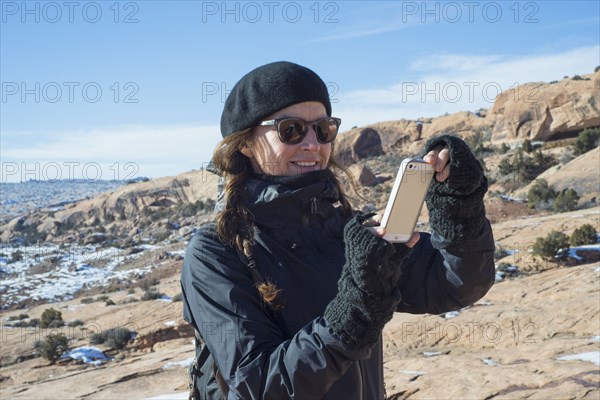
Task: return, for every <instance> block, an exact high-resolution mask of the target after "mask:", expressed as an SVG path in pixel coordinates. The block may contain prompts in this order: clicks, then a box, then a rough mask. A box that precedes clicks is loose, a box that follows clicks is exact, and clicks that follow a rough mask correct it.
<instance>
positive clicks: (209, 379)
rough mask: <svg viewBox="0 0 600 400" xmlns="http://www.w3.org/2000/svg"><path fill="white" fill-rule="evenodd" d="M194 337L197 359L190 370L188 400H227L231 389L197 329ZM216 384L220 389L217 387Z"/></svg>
mask: <svg viewBox="0 0 600 400" xmlns="http://www.w3.org/2000/svg"><path fill="white" fill-rule="evenodd" d="M194 336H195V339H196V340H195V345H196V357H195V358H194V361H193V362H192V365H190V367H189V368H188V377H189V382H188V390H189V396H188V400H226V399H227V395H228V393H229V387H228V386H227V383H225V380H224V379H223V375H221V373H220V372H219V369H218V368H217V365H216V364H215V361H214V359H213V358H212V355H211V354H210V351H209V350H208V348H207V347H206V345H205V344H204V339H203V338H202V336H201V335H200V332H198V331H197V330H196V329H194ZM215 382H216V384H217V386H218V388H217V387H215V385H214V384H215ZM217 389H218V391H217ZM200 390H202V392H201V391H200Z"/></svg>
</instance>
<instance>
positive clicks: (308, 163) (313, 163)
mask: <svg viewBox="0 0 600 400" xmlns="http://www.w3.org/2000/svg"><path fill="white" fill-rule="evenodd" d="M294 164H296V165H298V166H299V167H314V166H316V165H318V162H316V161H296V162H294Z"/></svg>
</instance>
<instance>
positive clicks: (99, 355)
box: [61, 346, 110, 365]
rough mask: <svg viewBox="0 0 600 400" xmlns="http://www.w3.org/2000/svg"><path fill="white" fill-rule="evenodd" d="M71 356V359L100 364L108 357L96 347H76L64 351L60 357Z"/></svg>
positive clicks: (107, 359)
mask: <svg viewBox="0 0 600 400" xmlns="http://www.w3.org/2000/svg"><path fill="white" fill-rule="evenodd" d="M66 358H72V359H73V360H82V361H83V362H84V363H86V364H91V365H100V364H102V363H104V362H106V361H109V360H110V359H109V358H108V357H107V356H106V355H105V354H104V353H103V352H102V350H100V349H99V348H97V347H89V346H83V347H77V348H76V349H73V350H71V351H68V352H66V353H64V354H63V355H62V356H61V359H66Z"/></svg>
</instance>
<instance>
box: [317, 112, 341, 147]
mask: <svg viewBox="0 0 600 400" xmlns="http://www.w3.org/2000/svg"><path fill="white" fill-rule="evenodd" d="M337 132H338V124H337V121H336V120H335V119H333V118H324V119H322V120H320V121H319V123H318V124H317V139H318V140H319V142H321V143H329V142H333V141H334V140H335V137H336V136H337Z"/></svg>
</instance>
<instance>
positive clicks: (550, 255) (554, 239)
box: [533, 231, 569, 259]
mask: <svg viewBox="0 0 600 400" xmlns="http://www.w3.org/2000/svg"><path fill="white" fill-rule="evenodd" d="M567 248H569V237H568V236H567V235H565V234H564V233H562V232H559V231H552V232H550V233H548V235H547V236H546V237H545V238H537V239H536V240H535V243H534V244H533V254H535V255H538V256H540V257H542V258H545V259H554V256H555V255H556V252H558V250H560V249H567Z"/></svg>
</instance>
